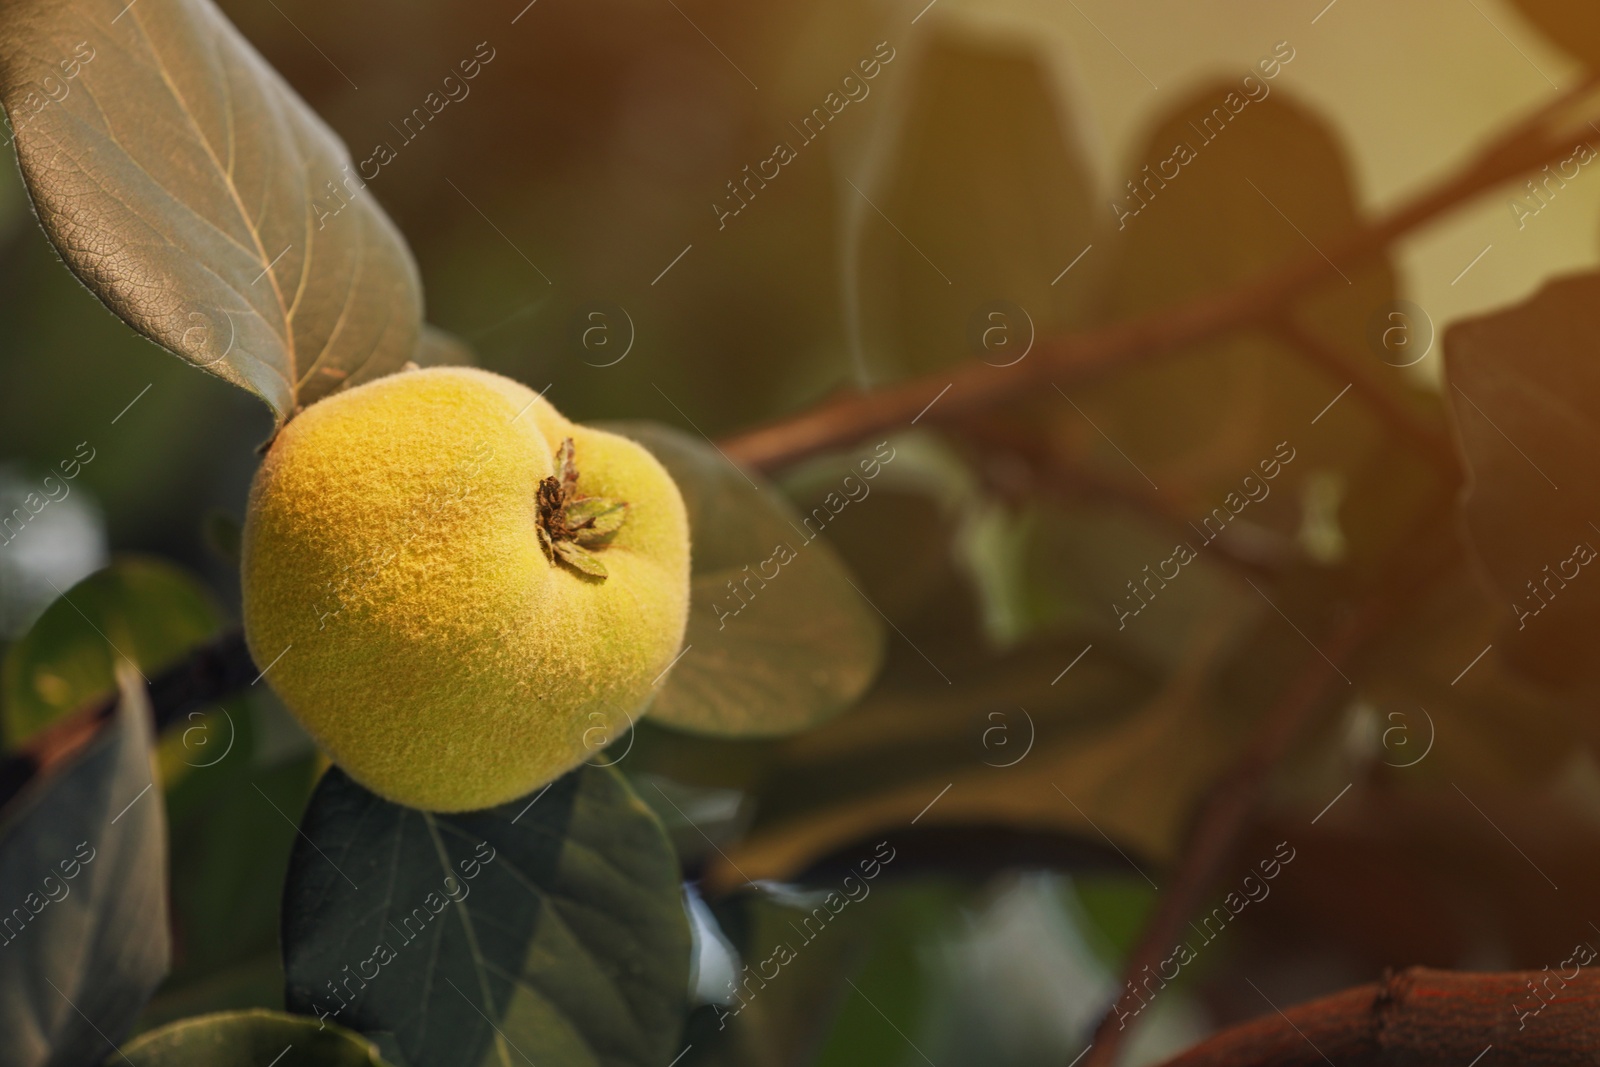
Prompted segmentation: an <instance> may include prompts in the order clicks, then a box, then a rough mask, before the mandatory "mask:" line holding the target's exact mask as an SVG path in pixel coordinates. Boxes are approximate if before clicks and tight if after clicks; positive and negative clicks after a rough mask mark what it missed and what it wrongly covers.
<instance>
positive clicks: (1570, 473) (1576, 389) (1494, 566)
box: [1445, 274, 1600, 684]
mask: <svg viewBox="0 0 1600 1067" xmlns="http://www.w3.org/2000/svg"><path fill="white" fill-rule="evenodd" d="M1597 330H1600V274H1585V275H1581V276H1579V277H1575V278H1565V279H1562V280H1560V281H1556V282H1552V283H1550V284H1549V285H1547V286H1545V287H1544V288H1543V289H1541V290H1540V291H1539V292H1538V293H1537V294H1536V295H1535V296H1534V297H1533V298H1532V299H1530V300H1527V301H1525V302H1524V303H1522V304H1518V305H1516V306H1515V307H1511V308H1507V309H1505V310H1503V311H1497V312H1495V313H1493V314H1490V315H1485V316H1482V317H1480V318H1476V319H1470V320H1468V321H1466V322H1462V323H1457V324H1456V325H1455V326H1453V327H1451V329H1450V330H1449V332H1448V333H1447V334H1446V335H1445V355H1446V369H1447V372H1448V380H1449V390H1448V391H1449V394H1450V396H1449V398H1450V401H1451V403H1452V404H1453V405H1454V408H1455V419H1456V427H1457V434H1458V437H1459V440H1460V442H1461V449H1462V451H1463V453H1464V454H1465V455H1466V458H1467V464H1468V466H1469V467H1470V468H1471V470H1472V482H1471V486H1470V489H1469V491H1468V494H1467V497H1466V501H1465V503H1464V505H1463V507H1464V510H1465V512H1466V520H1467V530H1468V533H1469V535H1470V537H1471V540H1472V543H1473V545H1474V547H1475V548H1476V550H1477V555H1478V559H1479V560H1480V561H1481V563H1482V569H1483V572H1484V573H1485V574H1486V575H1487V576H1488V578H1489V580H1490V581H1491V582H1492V585H1493V589H1494V591H1495V592H1496V593H1497V594H1498V599H1499V600H1500V603H1501V611H1502V612H1503V614H1501V616H1500V617H1501V620H1502V629H1501V633H1502V634H1503V640H1502V641H1500V642H1497V643H1500V644H1502V645H1503V646H1504V650H1505V652H1506V653H1507V654H1508V655H1509V656H1510V658H1511V660H1512V661H1513V662H1514V663H1516V664H1517V665H1518V666H1519V667H1521V668H1522V669H1523V670H1525V671H1527V672H1529V673H1531V674H1532V675H1533V676H1535V677H1538V678H1540V679H1543V680H1546V681H1550V682H1554V683H1557V684H1573V683H1578V682H1583V683H1589V684H1592V683H1595V682H1600V670H1597V669H1596V666H1595V659H1594V656H1593V654H1592V648H1591V646H1592V642H1593V634H1594V632H1595V627H1596V626H1600V566H1596V565H1595V563H1594V562H1592V561H1591V562H1589V563H1583V562H1581V557H1582V556H1590V557H1591V560H1592V553H1593V552H1594V551H1595V550H1596V549H1600V468H1597V467H1596V466H1595V463H1594V456H1595V455H1596V453H1597V452H1600V429H1597V427H1600V367H1597V365H1596V363H1595V359H1594V350H1595V346H1594V338H1595V334H1596V331H1597ZM1584 546H1592V547H1589V548H1585V547H1584Z"/></svg>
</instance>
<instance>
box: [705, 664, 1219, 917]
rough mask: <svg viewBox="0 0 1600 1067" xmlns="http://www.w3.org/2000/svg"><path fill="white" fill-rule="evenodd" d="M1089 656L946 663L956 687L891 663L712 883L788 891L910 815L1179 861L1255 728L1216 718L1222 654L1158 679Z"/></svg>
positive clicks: (799, 743) (793, 765)
mask: <svg viewBox="0 0 1600 1067" xmlns="http://www.w3.org/2000/svg"><path fill="white" fill-rule="evenodd" d="M1218 636H1221V635H1218ZM1088 644H1089V643H1088V642H1086V641H1084V640H1082V639H1067V640H1057V641H1051V642H1035V643H1031V644H1029V645H1026V646H1022V647H1019V648H1017V649H1015V650H1013V651H1010V652H1007V653H1004V654H1001V655H995V654H984V653H982V652H981V650H978V651H975V652H974V653H973V654H969V656H968V657H967V658H966V659H965V660H964V661H957V660H956V659H954V658H951V657H941V658H940V659H939V665H940V668H941V669H942V670H943V671H945V672H947V673H948V674H949V675H950V676H951V677H952V678H953V679H954V684H953V685H946V684H945V683H944V682H943V681H942V680H941V679H940V678H939V677H938V676H937V675H934V674H932V672H931V671H927V670H926V669H924V671H923V673H922V674H921V675H918V674H916V673H915V672H901V671H899V670H898V669H897V668H896V667H894V666H892V667H891V669H890V671H886V672H885V677H884V680H883V682H882V683H880V684H879V685H878V686H877V687H875V688H874V690H873V692H872V693H871V694H869V696H868V697H867V699H866V700H864V701H863V702H862V704H861V707H859V708H858V709H856V711H854V712H853V713H852V714H850V715H849V716H847V717H845V718H841V719H839V720H836V721H835V722H832V723H829V724H827V725H826V726H823V727H821V728H820V729H817V730H815V731H812V732H811V733H808V734H805V735H803V736H801V737H796V738H793V739H790V740H789V741H787V742H786V743H785V745H784V747H783V751H782V752H781V754H780V757H779V758H778V759H777V760H775V761H774V762H773V764H772V765H771V766H770V767H769V768H768V770H767V773H766V776H765V779H764V781H763V782H762V783H761V784H760V786H759V787H758V788H757V789H755V790H753V792H754V803H755V806H756V809H757V811H758V812H760V813H761V814H760V815H759V816H758V819H757V822H756V825H755V826H754V827H753V828H752V830H751V831H750V833H749V834H748V835H747V836H746V837H745V838H744V840H742V841H741V842H739V843H738V844H737V845H736V846H729V847H728V848H727V849H726V850H725V853H726V855H725V856H720V857H712V858H711V862H710V870H709V871H708V874H707V882H708V883H709V884H710V885H711V886H712V887H713V888H714V889H716V888H721V889H728V888H732V887H734V886H737V885H742V884H743V883H744V882H745V880H746V879H756V880H762V879H771V880H778V881H783V880H787V879H791V878H793V877H795V876H796V875H797V874H800V873H801V872H804V871H805V870H807V869H808V868H809V867H810V866H811V865H812V864H814V863H817V862H819V861H821V860H822V859H824V858H825V857H828V856H832V855H834V854H836V853H837V852H838V850H839V849H841V848H845V847H847V846H852V845H856V844H859V843H861V842H864V841H872V840H876V839H878V838H879V837H882V836H883V835H885V834H890V833H892V832H893V831H895V830H896V829H899V828H904V827H905V826H907V825H908V824H909V823H910V822H911V821H912V820H913V819H916V820H917V827H918V829H919V830H926V831H932V830H935V829H938V828H940V827H945V828H962V827H967V828H970V827H983V826H1006V827H1012V828H1018V829H1022V830H1031V831H1036V832H1055V833H1061V834H1069V835H1072V836H1075V837H1079V838H1082V839H1085V840H1087V841H1090V842H1095V843H1097V844H1098V843H1101V842H1103V841H1104V838H1102V837H1101V836H1100V835H1101V834H1102V833H1104V834H1106V835H1109V836H1110V838H1111V839H1112V840H1114V841H1116V842H1117V843H1118V845H1119V846H1120V847H1122V848H1124V849H1125V850H1126V851H1127V852H1128V853H1129V854H1131V855H1133V856H1135V857H1141V858H1142V859H1141V862H1144V861H1153V862H1155V863H1166V862H1170V861H1171V860H1172V859H1173V858H1174V857H1175V856H1176V854H1177V850H1178V846H1179V844H1180V843H1181V841H1182V839H1183V834H1184V832H1185V831H1186V829H1187V827H1188V824H1189V819H1190V817H1191V815H1192V813H1193V810H1194V805H1195V804H1196V803H1198V801H1199V799H1200V798H1201V797H1202V796H1203V795H1204V793H1205V791H1206V790H1207V789H1209V788H1210V787H1211V786H1212V785H1213V784H1214V783H1215V781H1216V778H1217V775H1218V774H1219V773H1220V772H1221V771H1222V770H1223V769H1224V768H1225V767H1226V766H1227V765H1228V762H1229V760H1230V759H1232V758H1233V756H1234V753H1235V752H1236V751H1237V749H1238V747H1239V746H1240V744H1241V743H1242V741H1243V740H1244V739H1245V737H1247V736H1248V734H1247V731H1248V729H1249V727H1250V725H1251V724H1250V723H1248V722H1245V723H1240V722H1238V721H1236V720H1233V719H1230V718H1229V717H1228V716H1225V715H1223V714H1220V709H1221V708H1223V707H1224V706H1225V705H1226V701H1227V695H1226V694H1224V693H1222V692H1219V685H1218V682H1217V681H1216V680H1215V679H1214V678H1213V674H1214V673H1215V672H1216V669H1217V661H1218V659H1219V657H1220V654H1221V652H1222V649H1221V648H1219V647H1218V646H1219V645H1221V644H1222V642H1221V641H1219V640H1216V639H1213V640H1212V641H1210V642H1206V643H1201V644H1199V645H1198V646H1197V647H1195V648H1192V649H1191V650H1190V653H1189V656H1188V661H1187V662H1185V663H1183V664H1182V665H1180V666H1179V667H1178V668H1177V669H1176V670H1174V671H1172V672H1171V673H1170V674H1169V675H1167V676H1165V677H1159V678H1158V677H1154V676H1153V675H1152V673H1151V672H1150V671H1148V670H1146V669H1144V668H1143V667H1142V666H1140V665H1138V664H1136V663H1135V662H1133V661H1132V660H1131V658H1130V657H1126V656H1125V655H1123V654H1119V653H1118V652H1117V651H1116V650H1115V649H1108V648H1105V647H1103V646H1101V645H1100V644H1094V645H1093V647H1092V648H1089V647H1087V646H1088ZM1080 655H1081V657H1082V658H1081V659H1079V657H1080ZM1052 679H1056V680H1055V681H1052ZM936 799H937V803H933V802H934V801H935V800H936ZM739 872H743V873H742V874H740V873H739Z"/></svg>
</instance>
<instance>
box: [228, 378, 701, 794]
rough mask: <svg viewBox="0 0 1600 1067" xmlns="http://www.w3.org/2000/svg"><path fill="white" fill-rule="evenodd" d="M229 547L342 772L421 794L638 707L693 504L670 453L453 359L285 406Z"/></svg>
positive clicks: (300, 699)
mask: <svg viewBox="0 0 1600 1067" xmlns="http://www.w3.org/2000/svg"><path fill="white" fill-rule="evenodd" d="M242 562H243V586H244V621H245V634H246V638H247V640H248V642H249V646H250V651H251V654H252V655H253V656H254V657H255V660H256V662H257V663H258V664H261V665H262V666H263V667H264V668H265V678H266V680H267V682H268V683H269V684H270V685H271V686H272V688H273V689H274V690H275V691H276V692H277V693H278V695H279V696H280V697H282V698H283V700H284V702H285V703H286V704H287V705H288V706H289V708H290V710H291V711H293V712H294V714H295V715H296V717H297V718H298V719H299V720H300V721H301V723H303V724H304V725H305V727H306V729H307V730H309V731H310V732H311V734H312V735H313V736H314V737H315V738H316V739H317V741H318V743H319V744H321V745H322V746H323V748H325V749H326V750H327V752H328V753H329V755H330V756H331V757H332V758H333V760H334V761H335V762H336V763H338V764H339V765H340V766H341V767H343V768H344V769H345V771H346V772H347V773H349V774H350V776H351V777H352V778H354V779H356V780H357V781H358V782H361V783H362V784H363V785H365V786H366V787H367V788H369V789H371V790H372V791H374V792H376V793H378V794H380V795H382V796H384V797H387V798H388V799H390V800H393V801H395V802H397V803H400V804H405V805H409V806H411V807H416V808H422V809H426V810H431V811H467V810H473V809H478V808H485V807H490V806H493V805H496V804H501V803H505V802H507V801H510V800H513V799H515V798H517V797H520V796H522V795H524V794H526V793H528V792H530V791H531V790H533V789H535V788H537V787H538V786H540V785H542V784H544V783H545V782H548V781H551V780H553V779H555V778H556V777H559V776H560V775H561V774H563V773H564V772H566V771H568V770H570V769H571V768H573V767H574V766H576V765H577V764H579V763H581V762H583V761H584V760H585V759H592V758H594V756H595V754H596V752H597V751H598V749H600V748H602V747H603V746H604V745H605V744H607V743H609V742H610V741H612V740H614V739H616V738H617V737H619V736H620V735H621V734H623V733H625V732H626V731H627V729H628V728H629V726H630V725H631V723H632V722H633V720H634V719H636V718H637V717H638V716H639V715H640V714H642V713H643V712H644V710H645V709H646V708H647V706H648V704H649V701H650V698H651V696H652V694H653V690H654V687H655V684H656V682H657V681H658V680H659V679H660V677H661V675H662V674H663V673H664V672H665V671H666V670H667V669H668V667H669V666H670V665H671V664H672V662H673V660H674V657H676V656H677V655H678V649H679V646H680V645H681V643H682V641H683V633H684V626H685V624H686V621H687V617H688V605H689V528H688V521H687V517H686V514H685V510H684V505H683V500H682V498H681V497H680V496H679V494H678V488H677V486H676V485H675V484H674V483H673V481H672V478H671V477H670V476H669V475H668V474H667V472H666V470H665V469H664V468H663V467H662V466H661V464H660V463H658V462H657V461H656V459H655V458H654V457H653V456H652V455H650V453H649V452H647V451H646V450H645V449H644V448H642V447H640V446H639V445H637V444H635V443H634V442H632V441H629V440H627V439H626V438H622V437H619V436H617V435H615V434H611V433H606V432H604V431H602V430H595V429H589V428H587V427H584V426H579V425H576V424H574V423H572V422H569V421H568V420H567V419H566V418H564V417H563V416H562V415H561V414H560V413H559V412H557V411H556V409H555V408H554V407H552V406H551V405H550V404H549V403H548V402H547V401H545V400H544V399H543V398H542V397H541V396H539V395H538V394H536V393H534V392H533V391H532V390H530V389H528V388H527V387H525V386H523V385H520V384H518V383H517V382H513V381H511V380H510V379H507V378H502V377H500V376H499V375H495V374H490V373H488V372H485V371H480V370H472V369H466V368H458V367H448V368H431V369H427V370H410V371H405V372H402V373H399V374H395V375H390V376H388V377H384V378H380V379H378V380H376V381H372V382H369V383H367V384H364V385H361V386H358V387H356V388H353V389H350V390H349V391H347V392H343V393H337V394H334V395H333V396H330V397H328V398H326V399H324V400H322V401H319V402H318V403H316V404H313V405H312V406H310V407H309V408H307V409H306V410H305V411H303V412H302V413H301V414H300V415H298V416H297V417H296V418H294V419H293V420H292V421H290V422H289V423H288V424H287V425H285V426H284V427H283V429H282V431H281V432H280V433H279V434H278V436H277V438H276V439H275V440H274V441H273V443H272V446H271V448H270V449H269V451H268V452H267V455H266V458H265V460H264V462H263V463H262V465H261V468H260V470H259V472H258V473H257V474H256V477H255V481H254V484H253V485H252V487H251V491H250V504H249V511H248V513H247V517H246V520H245V526H244V538H243V559H242Z"/></svg>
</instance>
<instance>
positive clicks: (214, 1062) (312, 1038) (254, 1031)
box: [106, 1009, 387, 1067]
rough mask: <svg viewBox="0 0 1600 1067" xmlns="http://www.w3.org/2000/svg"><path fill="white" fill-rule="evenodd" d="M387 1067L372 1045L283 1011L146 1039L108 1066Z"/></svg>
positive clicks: (232, 1016)
mask: <svg viewBox="0 0 1600 1067" xmlns="http://www.w3.org/2000/svg"><path fill="white" fill-rule="evenodd" d="M127 1063H134V1064H137V1065H138V1067H264V1065H266V1064H269V1063H270V1064H271V1065H272V1067H387V1065H386V1062H385V1060H384V1059H383V1058H382V1057H381V1056H380V1055H378V1048H377V1046H376V1045H374V1044H373V1043H372V1042H370V1041H368V1040H366V1039H365V1038H363V1037H361V1036H360V1035H358V1034H353V1033H351V1032H350V1031H348V1030H345V1029H343V1028H342V1027H338V1026H332V1025H327V1026H324V1025H323V1024H321V1023H319V1022H317V1020H315V1019H308V1018H306V1017H305V1016H303V1015H286V1014H284V1013H283V1012H279V1011H264V1010H262V1009H255V1010H252V1011H226V1012H218V1013H216V1014H215V1015H201V1016H198V1017H196V1018H193V1019H183V1020H180V1021H178V1022H175V1023H171V1024H169V1025H167V1026H163V1027H162V1028H161V1029H159V1030H152V1031H151V1032H150V1033H148V1034H141V1035H140V1036H139V1038H138V1039H137V1040H135V1041H132V1042H130V1043H129V1044H128V1046H127V1047H126V1048H125V1049H123V1050H122V1055H113V1056H111V1057H110V1058H108V1059H107V1060H106V1067H114V1065H117V1067H121V1065H125V1064H127Z"/></svg>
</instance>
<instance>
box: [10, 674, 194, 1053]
mask: <svg viewBox="0 0 1600 1067" xmlns="http://www.w3.org/2000/svg"><path fill="white" fill-rule="evenodd" d="M117 673H118V681H119V683H120V687H121V690H122V694H123V696H122V700H121V702H120V704H119V706H118V707H117V709H116V710H115V711H114V712H113V713H112V715H111V718H110V719H109V721H107V722H105V723H104V724H103V725H102V726H101V727H100V729H99V731H98V733H97V734H96V736H95V737H94V738H93V739H92V740H90V741H89V742H88V746H87V747H86V748H85V749H84V750H83V751H82V752H81V753H79V754H78V755H76V756H74V757H70V758H69V760H68V761H67V763H66V764H65V765H64V766H62V767H60V768H58V769H55V770H53V771H50V772H46V774H45V776H44V777H43V778H40V779H36V780H35V781H33V782H31V783H30V784H29V785H28V786H27V787H25V789H24V791H23V792H22V793H21V794H19V795H18V796H17V797H16V799H14V800H13V801H12V802H11V803H10V804H9V805H8V806H7V807H6V809H5V810H4V811H3V812H0V900H4V901H5V906H6V907H7V908H8V909H10V910H9V911H7V913H6V914H5V916H4V917H3V918H0V989H4V990H5V991H6V992H5V996H4V997H0V1034H4V1035H5V1038H4V1042H3V1048H0V1063H3V1064H5V1065H6V1067H34V1065H45V1064H49V1065H52V1067H53V1065H63V1067H65V1065H70V1064H81V1063H97V1062H99V1060H100V1058H101V1056H102V1055H104V1054H105V1053H106V1052H107V1051H109V1050H108V1048H107V1045H108V1043H109V1042H112V1041H116V1040H118V1039H120V1038H121V1037H123V1036H124V1035H125V1034H127V1032H128V1031H129V1029H131V1028H132V1026H133V1022H134V1019H135V1018H136V1017H137V1016H138V1014H139V1010H140V1009H141V1008H142V1007H143V1006H144V1003H145V1001H146V1000H148V999H149V997H150V994H151V992H152V991H153V990H154V989H155V988H156V986H157V985H158V984H159V983H160V981H161V978H162V976H163V975H165V974H166V971H167V962H168V954H169V947H168V940H169V937H168V932H167V840H166V824H165V821H164V819H163V818H162V809H161V794H160V791H159V790H155V789H152V788H151V785H152V780H151V749H150V708H149V705H148V702H147V700H146V698H145V692H144V686H143V683H142V682H141V681H140V679H139V676H138V675H137V674H136V673H134V672H133V671H132V670H131V669H129V668H128V667H127V666H126V665H123V666H121V667H119V668H118V672H117Z"/></svg>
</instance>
